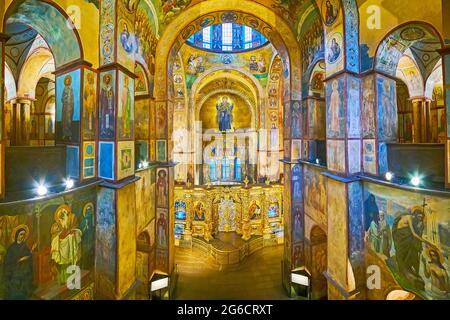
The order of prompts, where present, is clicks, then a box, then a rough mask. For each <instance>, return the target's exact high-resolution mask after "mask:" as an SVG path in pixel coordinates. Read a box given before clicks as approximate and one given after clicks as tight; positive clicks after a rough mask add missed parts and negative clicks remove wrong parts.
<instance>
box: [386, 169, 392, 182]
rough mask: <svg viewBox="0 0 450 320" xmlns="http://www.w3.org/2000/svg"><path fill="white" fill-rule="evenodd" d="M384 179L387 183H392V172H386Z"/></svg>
mask: <svg viewBox="0 0 450 320" xmlns="http://www.w3.org/2000/svg"><path fill="white" fill-rule="evenodd" d="M384 177H385V178H386V180H387V181H392V179H394V174H393V173H392V172H390V171H388V172H386V174H385V175H384Z"/></svg>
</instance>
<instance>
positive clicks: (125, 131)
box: [117, 72, 134, 139]
mask: <svg viewBox="0 0 450 320" xmlns="http://www.w3.org/2000/svg"><path fill="white" fill-rule="evenodd" d="M118 85H119V95H118V99H119V103H118V110H117V122H118V125H119V130H118V131H119V132H118V133H119V139H132V138H133V137H134V80H133V79H131V78H130V77H129V76H128V75H126V74H124V73H123V72H119V83H118Z"/></svg>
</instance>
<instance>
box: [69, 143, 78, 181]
mask: <svg viewBox="0 0 450 320" xmlns="http://www.w3.org/2000/svg"><path fill="white" fill-rule="evenodd" d="M66 172H67V175H68V176H69V177H71V178H75V179H78V178H79V176H80V148H79V147H73V146H67V149H66Z"/></svg>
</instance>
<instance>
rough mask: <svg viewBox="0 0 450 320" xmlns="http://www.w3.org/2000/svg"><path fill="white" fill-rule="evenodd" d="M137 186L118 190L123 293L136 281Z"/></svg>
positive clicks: (119, 273)
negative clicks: (135, 197) (135, 196)
mask: <svg viewBox="0 0 450 320" xmlns="http://www.w3.org/2000/svg"><path fill="white" fill-rule="evenodd" d="M134 195H135V186H134V185H133V184H129V185H128V186H126V187H124V188H122V189H118V190H117V213H116V214H117V252H118V254H117V257H118V261H117V264H118V268H117V291H118V294H119V295H123V294H124V293H125V292H126V291H127V290H128V289H129V288H130V287H131V286H132V285H133V284H134V281H135V272H136V269H135V268H136V213H135V199H134Z"/></svg>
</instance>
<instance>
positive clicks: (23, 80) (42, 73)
mask: <svg viewBox="0 0 450 320" xmlns="http://www.w3.org/2000/svg"><path fill="white" fill-rule="evenodd" d="M54 71H55V62H54V60H53V55H52V53H51V52H50V51H49V50H48V49H45V48H39V49H37V50H35V51H33V52H32V53H31V55H30V56H29V57H28V59H27V60H26V61H25V63H24V64H23V67H22V69H21V72H20V75H19V81H18V85H17V96H19V97H30V98H34V96H35V89H36V85H37V83H38V82H39V80H40V79H41V78H42V77H46V78H49V79H52V80H53V79H54V74H53V72H54Z"/></svg>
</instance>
